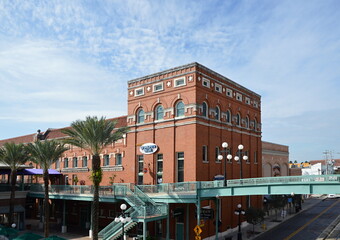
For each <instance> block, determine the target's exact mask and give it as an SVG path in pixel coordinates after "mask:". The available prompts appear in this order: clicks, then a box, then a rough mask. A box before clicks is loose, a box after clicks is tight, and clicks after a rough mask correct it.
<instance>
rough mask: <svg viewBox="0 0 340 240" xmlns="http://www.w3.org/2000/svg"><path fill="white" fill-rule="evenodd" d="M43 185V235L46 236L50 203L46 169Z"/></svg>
mask: <svg viewBox="0 0 340 240" xmlns="http://www.w3.org/2000/svg"><path fill="white" fill-rule="evenodd" d="M44 185H45V199H44V236H45V238H47V237H48V235H49V234H50V233H49V230H50V229H49V220H50V204H49V195H48V185H49V183H48V169H44Z"/></svg>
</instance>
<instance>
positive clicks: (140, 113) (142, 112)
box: [137, 109, 144, 123]
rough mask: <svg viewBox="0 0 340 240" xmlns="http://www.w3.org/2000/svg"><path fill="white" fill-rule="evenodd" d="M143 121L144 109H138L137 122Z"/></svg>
mask: <svg viewBox="0 0 340 240" xmlns="http://www.w3.org/2000/svg"><path fill="white" fill-rule="evenodd" d="M143 122H144V110H143V109H140V110H139V111H138V113H137V123H143Z"/></svg>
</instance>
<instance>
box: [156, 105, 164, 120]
mask: <svg viewBox="0 0 340 240" xmlns="http://www.w3.org/2000/svg"><path fill="white" fill-rule="evenodd" d="M163 118H164V109H163V106H162V105H158V106H157V107H156V120H162V119H163Z"/></svg>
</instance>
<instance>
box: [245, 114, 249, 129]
mask: <svg viewBox="0 0 340 240" xmlns="http://www.w3.org/2000/svg"><path fill="white" fill-rule="evenodd" d="M246 128H249V117H248V116H247V117H246Z"/></svg>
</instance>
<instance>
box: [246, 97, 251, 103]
mask: <svg viewBox="0 0 340 240" xmlns="http://www.w3.org/2000/svg"><path fill="white" fill-rule="evenodd" d="M245 99H246V100H245V101H246V104H248V105H250V98H248V97H246V98H245Z"/></svg>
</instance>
